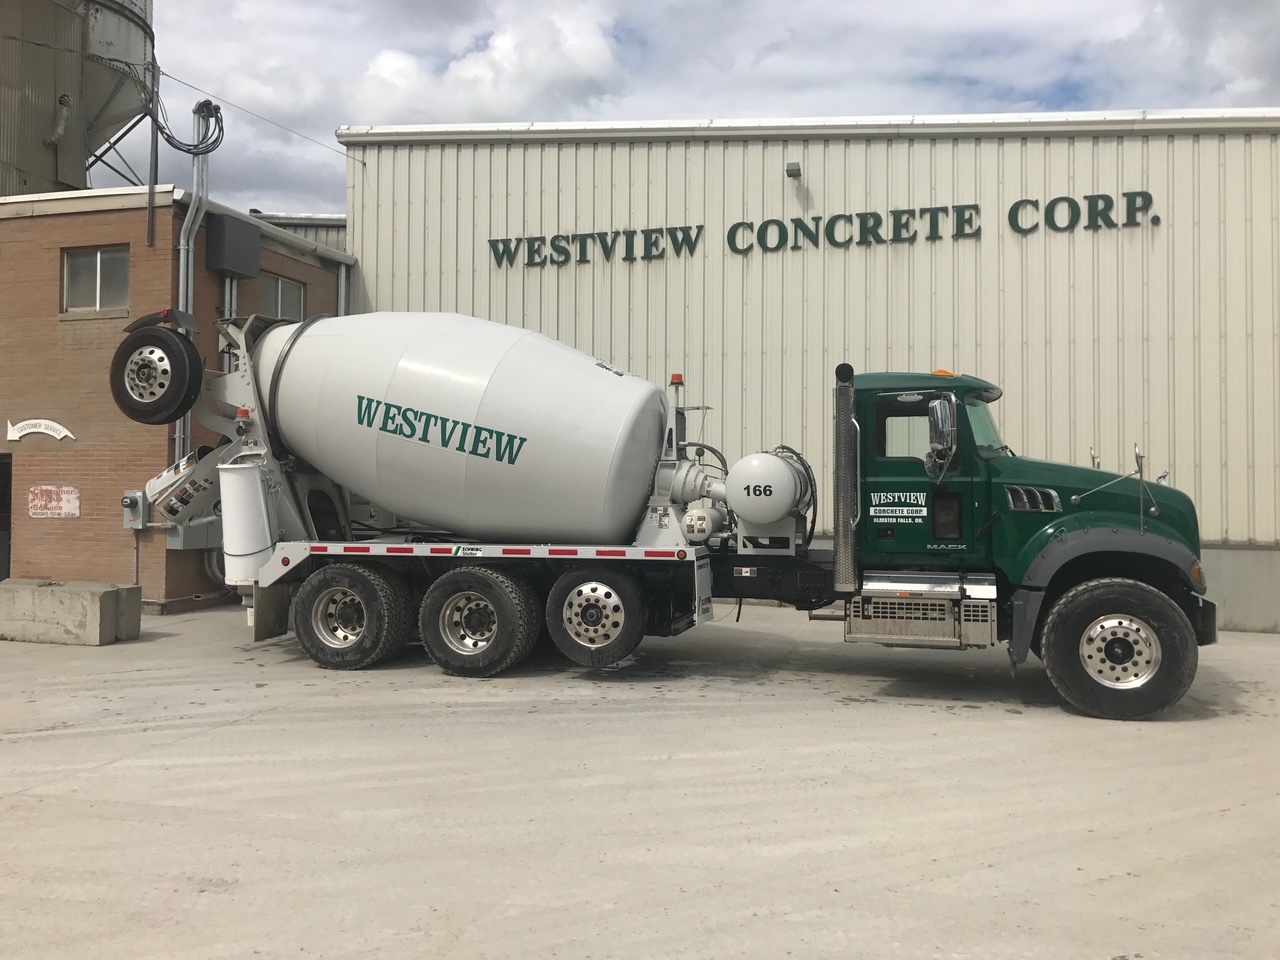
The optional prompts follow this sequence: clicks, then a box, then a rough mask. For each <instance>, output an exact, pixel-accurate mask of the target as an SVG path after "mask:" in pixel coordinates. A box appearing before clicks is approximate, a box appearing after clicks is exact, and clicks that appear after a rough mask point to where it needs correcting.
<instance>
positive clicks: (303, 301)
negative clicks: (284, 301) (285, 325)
mask: <svg viewBox="0 0 1280 960" xmlns="http://www.w3.org/2000/svg"><path fill="white" fill-rule="evenodd" d="M258 279H259V283H260V284H261V286H260V287H259V289H260V290H261V291H262V292H263V293H264V296H263V297H262V301H263V302H261V303H259V304H258V310H259V312H260V313H263V314H266V315H267V316H269V317H277V318H280V319H283V317H281V314H280V301H281V296H280V292H281V289H282V286H283V284H286V283H291V284H293V285H294V286H295V287H297V288H298V305H299V307H300V308H301V309H300V310H299V311H298V312H299V313H300V314H301V316H300V317H298V319H299V320H305V319H306V318H307V285H306V284H305V283H303V282H302V281H300V280H291V279H290V278H289V277H282V276H280V275H279V274H275V273H267V272H265V271H264V272H263V273H261V274H260V275H259V278H258ZM268 280H269V281H271V283H272V285H273V286H272V289H274V290H275V300H274V301H273V302H271V303H270V304H268V303H267V298H266V296H265V293H266V284H265V283H264V281H268ZM268 307H269V308H270V309H268Z"/></svg>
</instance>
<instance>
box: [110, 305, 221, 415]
mask: <svg viewBox="0 0 1280 960" xmlns="http://www.w3.org/2000/svg"><path fill="white" fill-rule="evenodd" d="M203 379H204V361H203V360H201V358H200V353H199V351H197V350H196V345H195V344H194V343H193V342H192V340H191V338H190V337H185V336H183V335H182V334H180V333H178V332H177V331H176V330H171V329H170V328H168V327H144V328H143V329H141V330H135V331H134V332H133V333H131V334H129V335H128V336H127V337H125V338H124V340H123V341H122V342H121V344H120V346H119V347H117V348H116V352H115V356H113V357H112V358H111V396H112V398H113V399H114V400H115V402H116V406H117V407H119V408H120V412H121V413H123V414H124V415H125V416H126V417H128V418H129V419H130V420H133V421H134V422H135V423H147V424H161V423H173V422H174V421H176V420H180V419H182V417H183V416H184V415H185V414H187V413H188V412H189V411H190V410H191V408H192V407H194V406H195V404H196V400H197V399H199V397H200V387H201V384H202V381H203Z"/></svg>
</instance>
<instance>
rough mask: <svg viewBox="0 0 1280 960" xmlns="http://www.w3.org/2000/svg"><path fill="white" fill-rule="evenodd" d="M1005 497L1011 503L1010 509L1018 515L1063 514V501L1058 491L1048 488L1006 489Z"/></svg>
mask: <svg viewBox="0 0 1280 960" xmlns="http://www.w3.org/2000/svg"><path fill="white" fill-rule="evenodd" d="M1004 495H1005V497H1006V498H1007V499H1008V501H1009V509H1010V510H1013V511H1014V512H1016V513H1061V512H1062V499H1061V498H1060V497H1059V496H1058V491H1056V490H1050V489H1048V488H1047V487H1015V486H1008V487H1005V488H1004Z"/></svg>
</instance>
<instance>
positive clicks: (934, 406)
mask: <svg viewBox="0 0 1280 960" xmlns="http://www.w3.org/2000/svg"><path fill="white" fill-rule="evenodd" d="M955 454H956V401H955V398H954V397H948V398H945V399H944V398H939V399H937V400H930V401H929V456H927V457H926V458H925V461H924V468H925V471H926V472H927V473H928V474H929V476H931V477H932V478H933V479H935V480H937V479H938V478H939V477H941V476H942V475H943V474H944V473H946V472H947V467H949V466H950V465H951V458H952V457H954V456H955Z"/></svg>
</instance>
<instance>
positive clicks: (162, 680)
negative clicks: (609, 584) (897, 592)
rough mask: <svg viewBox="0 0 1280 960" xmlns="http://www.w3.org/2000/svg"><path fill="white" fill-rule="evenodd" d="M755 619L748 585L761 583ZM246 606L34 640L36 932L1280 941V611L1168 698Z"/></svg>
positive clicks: (245, 939)
mask: <svg viewBox="0 0 1280 960" xmlns="http://www.w3.org/2000/svg"><path fill="white" fill-rule="evenodd" d="M720 612H722V613H726V614H729V615H730V618H731V614H732V611H731V610H730V609H729V608H727V607H726V608H721V610H720ZM245 636H246V630H245V627H244V625H243V614H242V612H241V611H239V610H238V609H225V610H218V611H213V612H208V613H202V614H196V615H189V616H175V617H167V618H146V620H145V622H144V627H143V636H142V639H140V640H138V641H134V642H130V643H119V644H116V645H114V646H110V647H104V648H100V649H98V648H93V649H90V648H75V647H45V646H37V645H29V644H18V643H0V844H2V846H0V850H2V851H3V855H2V856H0V957H2V958H4V960H18V958H41V960H47V958H64V957H65V958H86V957H93V958H117V957H119V958H128V960H143V958H163V960H179V958H224V957H237V958H238V957H259V956H261V957H299V958H312V957H326V958H344V960H345V958H357V957H359V958H363V957H377V958H399V957H406V958H409V957H413V958H417V957H449V958H506V957H519V958H535V957H564V958H579V957H593V958H606V957H626V958H633V957H634V958H646V960H650V958H686V957H687V958H695V957H696V958H703V957H706V958H721V957H753V958H755V957H759V958H770V960H773V958H782V957H789V956H793V957H799V958H803V957H826V956H832V957H835V956H839V957H842V958H849V957H868V958H871V957H875V958H882V957H883V958H895V957H928V958H982V960H1001V958H1089V960H1094V958H1101V960H1109V958H1117V957H1126V958H1138V957H1142V958H1144V960H1154V958H1196V960H1204V958H1213V957H1224V958H1225V957H1232V958H1254V957H1257V958H1263V957H1274V956H1276V951H1277V947H1276V944H1277V943H1280V920H1277V916H1278V914H1277V900H1280V828H1278V827H1277V824H1280V765H1278V764H1277V762H1276V744H1277V743H1280V711H1278V709H1277V700H1276V697H1277V690H1278V689H1280V637H1275V636H1264V635H1249V634H1225V635H1224V636H1223V638H1222V642H1221V643H1220V644H1219V645H1218V646H1217V647H1213V648H1207V649H1205V650H1203V651H1202V656H1201V668H1200V674H1199V677H1198V679H1197V680H1196V683H1195V685H1194V686H1193V687H1192V690H1191V693H1190V694H1189V695H1188V697H1187V698H1186V700H1185V701H1184V702H1183V703H1182V704H1181V705H1180V706H1179V707H1178V708H1176V709H1175V710H1174V711H1172V712H1171V713H1170V714H1169V715H1168V716H1167V717H1166V718H1165V719H1163V720H1160V721H1156V722H1150V723H1140V724H1120V723H1108V722H1105V721H1097V720H1091V719H1087V718H1085V717H1082V716H1079V715H1077V714H1075V713H1073V712H1071V711H1070V710H1069V709H1067V708H1065V707H1064V706H1062V705H1061V704H1060V703H1059V701H1058V699H1057V697H1056V695H1055V693H1054V691H1053V690H1052V688H1051V687H1050V685H1049V683H1048V681H1047V680H1046V679H1045V676H1044V673H1043V671H1042V670H1041V669H1040V668H1039V666H1038V665H1035V664H1032V665H1028V667H1027V668H1026V669H1023V670H1021V671H1019V674H1018V676H1017V678H1016V679H1010V677H1009V675H1008V670H1007V660H1006V658H1005V655H1004V653H1003V652H1002V651H998V650H996V651H990V652H969V653H936V652H923V651H907V650H884V649H880V648H878V647H867V646H851V645H846V644H843V643H841V642H840V627H839V625H838V624H832V623H813V624H811V623H808V622H807V621H806V620H805V618H804V616H803V615H802V614H797V613H795V612H793V611H787V610H779V609H774V608H768V607H747V608H745V609H744V610H743V614H742V622H741V623H740V624H736V625H735V624H733V623H732V622H729V620H726V621H725V622H723V623H718V624H714V625H711V626H706V627H700V628H698V629H697V630H695V631H693V632H691V633H689V634H686V635H685V636H683V637H679V638H676V639H674V640H646V641H645V643H644V644H642V645H641V647H640V650H639V651H638V652H637V654H636V656H635V657H634V658H632V659H631V660H628V661H627V662H624V663H623V664H619V665H617V666H615V667H612V668H609V669H606V670H596V671H590V670H582V669H579V668H576V667H572V666H570V665H568V664H566V663H565V662H563V661H561V660H559V659H557V658H556V657H555V656H554V655H553V654H547V653H541V652H540V653H539V654H538V655H536V658H535V660H534V661H533V662H531V663H530V664H528V665H526V666H524V667H521V668H519V669H518V670H516V671H514V672H513V673H511V674H509V675H507V676H504V677H500V678H497V679H494V680H489V681H468V680H461V679H454V678H450V677H445V676H443V675H442V674H441V673H440V672H439V671H438V670H437V669H436V668H435V667H434V666H433V665H431V664H430V663H429V662H427V661H426V659H425V658H424V657H423V655H422V653H421V651H420V650H417V649H414V650H411V651H409V652H408V653H407V654H406V655H405V656H403V657H401V658H400V659H398V660H396V661H394V662H392V663H389V664H387V665H385V666H382V667H379V668H376V669H374V670H372V671H368V672H363V673H354V674H351V673H331V672H327V671H323V670H320V669H318V668H316V667H315V666H314V665H312V663H311V662H310V661H309V660H307V659H305V657H304V656H303V655H302V653H301V651H300V650H299V649H298V647H297V645H296V643H295V642H294V641H293V640H292V639H291V638H285V639H281V640H276V641H269V642H267V643H262V644H257V645H254V644H252V643H250V642H248V641H247V640H246V639H245Z"/></svg>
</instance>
